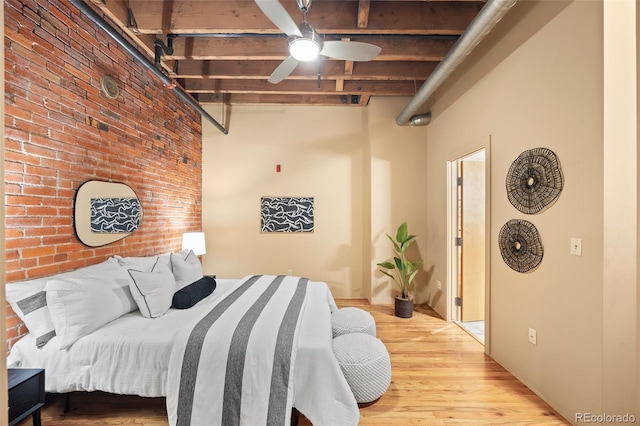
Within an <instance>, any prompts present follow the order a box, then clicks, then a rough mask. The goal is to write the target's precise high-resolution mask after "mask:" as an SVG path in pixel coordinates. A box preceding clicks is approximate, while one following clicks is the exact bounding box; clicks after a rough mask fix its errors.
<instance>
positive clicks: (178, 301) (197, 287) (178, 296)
mask: <svg viewBox="0 0 640 426" xmlns="http://www.w3.org/2000/svg"><path fill="white" fill-rule="evenodd" d="M215 289H216V277H215V276H209V275H207V276H204V277H202V278H200V279H199V280H198V281H196V282H194V283H191V284H189V285H188V286H186V287H183V288H181V289H180V290H178V291H176V292H175V293H174V294H173V301H172V302H171V306H173V307H174V308H176V309H188V308H190V307H192V306H193V305H195V304H196V303H198V302H199V301H201V300H202V299H204V298H205V297H207V296H208V295H210V294H211V293H213V290H215Z"/></svg>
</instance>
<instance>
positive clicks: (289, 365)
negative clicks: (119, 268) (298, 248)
mask: <svg viewBox="0 0 640 426" xmlns="http://www.w3.org/2000/svg"><path fill="white" fill-rule="evenodd" d="M125 268H126V266H125ZM250 280H254V282H255V284H253V283H250V284H251V286H250V287H247V288H248V289H249V290H247V291H245V292H244V294H243V295H241V297H235V299H237V300H232V299H234V297H232V296H233V295H237V294H238V292H239V289H241V288H242V287H243V286H248V285H249V284H247V283H248V281H250ZM275 281H278V282H277V285H276V284H274V282H275ZM302 282H304V287H305V291H304V294H303V295H302V296H301V295H300V290H297V289H298V288H299V287H300V283H302ZM268 288H274V289H275V288H277V289H278V290H277V291H276V290H273V291H272V293H274V294H276V296H277V294H280V293H283V292H284V293H285V295H284V297H285V299H286V300H289V299H288V298H290V299H291V300H293V299H297V301H298V302H297V309H298V311H299V313H298V314H296V312H295V309H296V308H295V307H294V308H293V312H291V309H289V308H288V306H290V305H291V306H293V302H291V303H289V302H286V301H284V302H283V300H284V299H278V298H277V297H276V296H273V297H272V298H270V299H269V300H268V301H267V302H265V303H263V305H264V309H263V312H262V313H260V315H257V314H256V313H255V312H256V303H258V304H259V303H261V302H260V301H261V300H262V301H264V300H265V295H264V292H266V291H267V290H266V289H268ZM280 288H285V289H291V290H287V291H284V290H280ZM9 293H10V292H8V295H9ZM251 293H253V296H249V295H250V294H251ZM296 294H297V296H296ZM247 297H249V298H247ZM269 297H271V296H269ZM269 297H268V298H269ZM243 299H246V300H244V302H242V300H243ZM225 304H226V305H228V309H227V308H225V309H222V310H224V311H225V313H224V314H220V312H219V311H220V310H221V306H223V305H225ZM12 306H13V304H12ZM335 308H336V306H335V302H334V300H333V297H332V295H331V292H330V290H329V288H328V286H327V284H326V283H323V282H314V281H308V280H306V281H303V279H300V278H298V277H288V276H286V277H283V276H280V277H275V276H266V275H265V276H263V275H256V276H247V277H244V278H241V279H216V288H215V291H213V293H211V294H210V295H209V296H207V297H205V298H203V299H202V300H200V301H199V302H198V303H197V304H195V306H193V307H190V308H189V309H174V308H170V309H168V310H167V311H166V312H165V313H164V314H163V315H160V316H158V317H156V318H145V317H144V316H143V314H142V312H141V311H140V310H133V311H132V312H128V313H125V314H124V315H121V316H119V317H118V318H116V319H114V320H112V321H109V322H108V323H106V324H104V325H102V326H100V327H99V328H97V329H96V330H94V331H92V332H90V333H88V334H86V335H84V336H81V337H80V338H78V339H77V340H76V341H74V342H73V343H72V344H70V345H68V342H65V339H64V338H63V337H61V336H59V335H55V336H54V337H52V338H50V339H49V340H48V342H47V343H46V344H45V345H43V346H41V347H40V348H38V347H37V343H36V342H37V339H38V338H37V337H36V336H34V334H32V333H29V334H27V335H26V336H25V337H23V338H22V339H21V340H20V341H19V342H17V343H16V344H15V345H14V347H13V348H12V350H11V352H10V355H9V358H8V360H7V363H8V366H9V367H24V368H44V369H45V372H46V374H45V377H46V383H45V390H46V391H47V392H54V393H68V392H73V391H87V392H91V391H104V392H110V393H115V394H127V395H140V396H145V397H166V398H167V413H168V419H169V423H170V424H172V425H174V424H175V425H182V424H185V425H186V424H191V425H200V424H202V425H204V424H207V425H213V424H224V425H225V426H226V425H227V424H239V425H255V424H288V423H289V422H290V420H291V408H295V409H296V410H297V411H298V412H300V413H302V414H304V415H305V416H306V417H307V418H308V419H309V420H310V421H311V422H312V424H314V425H337V424H339V425H345V426H346V425H357V423H358V419H359V412H358V406H357V403H356V401H355V398H354V396H353V394H352V392H351V390H350V388H349V385H348V383H347V382H346V380H345V378H344V376H343V374H342V372H341V370H340V367H339V365H338V363H337V361H336V359H335V356H334V354H333V344H332V332H331V312H332V310H334V309H335ZM215 312H218V314H215ZM286 312H289V313H288V314H287V313H286ZM212 315H214V316H215V315H218V318H217V321H214V322H213V326H211V327H210V330H208V331H207V332H206V333H208V334H207V336H208V337H207V338H206V339H207V340H208V341H209V342H211V343H210V344H209V346H211V347H212V348H211V349H210V350H209V352H207V349H206V346H207V345H206V342H205V343H202V342H201V344H200V346H201V348H198V349H197V350H195V351H196V352H197V351H198V350H201V352H202V353H201V354H200V355H199V356H200V358H199V361H196V364H195V366H194V365H193V361H189V362H187V361H186V358H185V359H183V357H186V355H184V354H185V353H187V352H189V351H191V352H193V351H194V350H193V347H194V344H193V335H194V331H193V330H194V327H196V326H197V325H198V324H200V325H201V324H202V322H203V321H205V322H206V319H207V318H211V316H212ZM287 315H288V316H289V317H291V318H294V317H295V318H297V319H296V320H295V321H294V322H292V323H289V324H288V326H283V325H282V324H283V323H284V321H280V320H277V321H272V320H269V319H268V318H270V317H273V316H275V317H280V316H282V317H286V316H287ZM252 317H253V319H251V318H252ZM259 317H260V318H262V317H265V318H267V320H265V321H262V323H261V320H259V319H258V318H259ZM247 318H249V319H247ZM247 321H249V322H251V321H254V322H255V325H254V327H255V330H257V331H253V332H251V331H250V332H249V333H250V335H251V336H252V337H250V338H249V337H245V338H244V340H243V339H242V335H243V334H246V329H245V331H234V330H236V329H238V328H239V326H238V324H242V323H243V322H244V323H247ZM209 322H211V321H209ZM273 324H277V327H276V326H274V325H273ZM275 328H277V330H275ZM272 329H274V330H272ZM56 330H57V328H56ZM270 330H271V331H270ZM269 334H273V335H274V336H280V337H282V336H284V339H283V340H284V341H285V342H288V344H289V347H290V350H289V351H283V352H285V355H286V357H285V358H284V361H280V364H278V363H276V362H274V360H273V358H274V357H275V355H273V350H272V349H269V350H267V348H268V347H269V345H271V344H272V343H268V342H269V340H268V339H267V340H264V341H263V339H264V338H266V337H264V336H268V335H269ZM238 335H240V337H241V339H240V340H243V341H244V346H242V345H238V344H237V341H238V338H237V337H238ZM256 336H258V337H259V339H258V338H257V337H256ZM234 339H235V340H234ZM234 342H236V343H234ZM265 342H266V343H265ZM232 346H235V347H236V350H238V348H239V350H240V352H232V351H231V349H229V348H230V347H232ZM276 352H277V351H276ZM265 357H266V358H265ZM239 359H240V360H239ZM265 359H266V361H265ZM231 364H235V365H236V366H237V365H238V364H242V365H243V366H244V374H241V375H240V377H239V378H238V377H236V379H235V380H236V383H239V384H240V386H239V389H236V390H235V392H236V393H235V394H234V393H228V392H229V390H228V389H227V388H228V387H229V386H228V384H227V383H228V382H230V381H231V380H230V379H229V375H230V373H229V370H230V367H229V365H231ZM276 365H280V366H281V367H284V368H281V367H279V368H280V370H287V371H286V374H283V373H282V371H280V370H278V374H276V373H274V372H273V371H269V368H270V367H269V366H272V367H271V368H272V370H277V368H276ZM198 366H199V367H198ZM225 366H226V367H225ZM265 366H266V367H265ZM232 367H233V366H232ZM231 369H232V370H233V368H231ZM194 370H197V374H193V371H194ZM264 371H267V373H266V374H265V373H263V372H264ZM186 373H189V374H191V377H192V378H191V379H188V378H187V379H185V378H184V376H185V374H186ZM205 373H207V375H205ZM236 375H237V374H236ZM274 377H276V378H279V379H278V380H280V381H281V382H282V381H283V380H284V382H285V383H284V387H283V386H280V387H279V388H275V387H274V385H273V383H271V385H269V380H270V379H271V381H272V382H273V381H274V379H273V378H274ZM287 377H288V379H287ZM190 380H191V381H192V382H194V383H192V385H193V386H192V387H193V388H196V389H197V390H198V392H197V397H195V399H194V398H192V399H191V400H190V404H191V405H190V407H191V408H189V410H188V411H189V415H188V416H186V417H185V416H183V415H181V410H182V411H183V412H184V404H183V400H184V399H185V398H184V396H183V395H184V389H183V388H185V386H186V385H185V383H186V384H187V385H188V384H189V381H190ZM275 381H277V380H275ZM281 385H282V383H281ZM232 390H233V389H232ZM278 392H280V393H284V395H279V398H280V401H284V403H283V404H282V405H281V408H280V409H278V410H275V411H277V413H275V416H274V415H272V413H271V411H274V410H272V409H271V407H272V405H271V400H273V399H274V396H273V394H278ZM274 406H275V407H280V406H279V405H277V404H274ZM229 412H231V414H229ZM229 416H231V417H229ZM205 419H206V420H205ZM230 419H231V420H230Z"/></svg>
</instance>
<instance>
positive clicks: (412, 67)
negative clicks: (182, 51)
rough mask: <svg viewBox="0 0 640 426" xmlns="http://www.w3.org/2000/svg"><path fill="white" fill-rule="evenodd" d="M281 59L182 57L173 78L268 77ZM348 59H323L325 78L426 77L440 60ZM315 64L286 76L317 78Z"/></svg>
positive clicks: (395, 78) (323, 74)
mask: <svg viewBox="0 0 640 426" xmlns="http://www.w3.org/2000/svg"><path fill="white" fill-rule="evenodd" d="M278 65H280V61H181V62H180V63H179V64H178V72H177V73H172V74H171V77H173V78H199V79H203V78H204V79H209V78H213V79H223V78H224V79H233V78H240V79H267V78H269V76H270V75H271V73H272V72H273V70H275V69H276V68H277V67H278ZM346 65H347V64H346V61H323V62H322V67H321V73H322V76H323V78H329V79H337V78H339V77H341V78H344V79H348V80H378V79H381V80H414V79H418V80H424V79H425V78H426V77H427V76H428V75H429V74H431V73H432V72H433V70H434V69H435V67H436V66H437V65H438V62H413V61H399V62H391V61H384V62H383V61H372V62H353V63H352V66H353V69H352V70H350V69H349V68H348V67H347V66H346ZM317 71H318V69H317V66H316V65H315V64H299V65H298V66H297V67H296V69H295V70H294V71H293V72H292V73H291V74H290V75H289V77H287V79H308V80H315V79H317V78H318V76H317Z"/></svg>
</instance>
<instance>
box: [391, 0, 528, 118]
mask: <svg viewBox="0 0 640 426" xmlns="http://www.w3.org/2000/svg"><path fill="white" fill-rule="evenodd" d="M517 1H518V0H488V1H487V3H485V5H484V6H483V7H482V9H481V10H480V13H478V15H477V16H476V17H475V18H474V20H473V21H471V24H469V27H468V28H467V29H466V31H465V32H464V33H463V34H462V36H460V38H459V39H458V41H457V42H456V43H455V44H454V45H453V47H452V48H451V50H450V51H449V52H448V53H447V54H446V55H445V57H444V58H443V59H442V62H440V63H439V64H438V66H437V67H436V69H435V70H433V73H431V75H430V76H429V78H427V80H426V81H425V82H424V83H423V84H422V86H421V87H420V89H418V92H416V94H415V95H414V96H413V98H412V99H411V100H410V101H409V103H408V104H407V106H406V107H405V108H404V109H403V110H402V112H400V114H399V115H398V116H397V117H396V124H398V126H403V125H405V124H407V122H409V120H410V119H411V116H412V115H413V114H414V113H415V112H416V111H417V110H418V108H420V107H421V106H422V105H423V104H424V103H425V102H426V101H427V100H428V99H429V98H430V97H431V96H432V95H433V94H434V92H435V91H436V90H437V89H438V87H440V85H441V84H442V83H443V82H444V81H445V80H446V79H447V78H448V77H449V76H450V75H451V74H452V73H453V71H454V70H455V69H456V68H457V66H458V65H460V63H461V62H462V61H463V60H464V58H466V57H467V56H468V55H469V53H471V51H472V50H473V49H474V48H475V47H476V46H477V45H478V43H480V41H481V40H482V39H483V38H484V37H485V36H486V35H487V34H488V33H489V31H491V29H492V28H493V27H494V26H495V25H496V24H497V23H498V22H499V21H500V19H502V17H503V16H504V15H505V14H506V13H507V12H508V11H509V10H510V9H511V8H512V7H513V5H515V4H516V2H517ZM430 121H431V120H430V119H429V120H419V122H420V124H419V125H426V124H429V122H430Z"/></svg>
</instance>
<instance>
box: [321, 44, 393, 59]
mask: <svg viewBox="0 0 640 426" xmlns="http://www.w3.org/2000/svg"><path fill="white" fill-rule="evenodd" d="M381 50H382V49H381V48H379V47H378V46H375V45H373V44H369V43H362V42H360V41H343V40H326V41H325V42H324V44H323V46H322V50H321V51H320V54H321V55H324V56H329V57H331V58H336V59H342V60H345V61H370V60H372V59H373V58H375V57H376V56H378V54H379V53H380V51H381Z"/></svg>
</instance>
